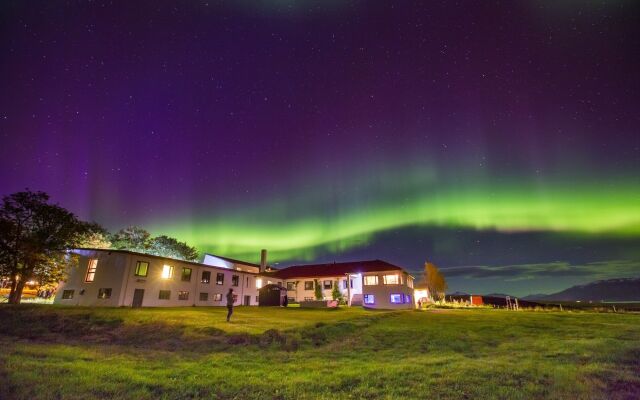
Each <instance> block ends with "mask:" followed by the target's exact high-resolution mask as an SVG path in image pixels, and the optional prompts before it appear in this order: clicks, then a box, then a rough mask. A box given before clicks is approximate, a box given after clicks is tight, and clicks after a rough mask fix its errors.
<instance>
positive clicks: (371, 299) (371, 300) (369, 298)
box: [364, 294, 376, 304]
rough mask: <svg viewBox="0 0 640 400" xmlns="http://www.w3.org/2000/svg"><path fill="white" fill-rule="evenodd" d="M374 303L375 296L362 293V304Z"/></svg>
mask: <svg viewBox="0 0 640 400" xmlns="http://www.w3.org/2000/svg"><path fill="white" fill-rule="evenodd" d="M375 303H376V297H375V296H374V295H372V294H365V295H364V304H375Z"/></svg>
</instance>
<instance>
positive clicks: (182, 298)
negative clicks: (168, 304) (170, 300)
mask: <svg viewBox="0 0 640 400" xmlns="http://www.w3.org/2000/svg"><path fill="white" fill-rule="evenodd" d="M185 293H186V295H185ZM178 300H180V301H187V300H189V291H188V290H178Z"/></svg>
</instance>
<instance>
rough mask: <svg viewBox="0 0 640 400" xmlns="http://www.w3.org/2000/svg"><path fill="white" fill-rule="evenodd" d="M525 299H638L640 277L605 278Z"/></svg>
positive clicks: (639, 297)
mask: <svg viewBox="0 0 640 400" xmlns="http://www.w3.org/2000/svg"><path fill="white" fill-rule="evenodd" d="M525 299H527V300H554V301H578V300H579V301H640V278H619V279H607V280H601V281H595V282H591V283H587V284H585V285H576V286H572V287H570V288H568V289H565V290H563V291H560V292H558V293H553V294H549V295H530V296H527V297H525Z"/></svg>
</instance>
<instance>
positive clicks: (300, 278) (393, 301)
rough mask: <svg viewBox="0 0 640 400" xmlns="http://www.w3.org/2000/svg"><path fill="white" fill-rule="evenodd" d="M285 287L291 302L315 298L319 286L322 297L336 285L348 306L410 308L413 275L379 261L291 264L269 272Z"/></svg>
mask: <svg viewBox="0 0 640 400" xmlns="http://www.w3.org/2000/svg"><path fill="white" fill-rule="evenodd" d="M272 274H273V275H272V276H274V277H275V278H277V279H280V280H282V282H283V285H286V287H287V296H288V297H289V301H290V302H301V301H305V300H314V299H315V287H316V285H319V286H320V288H321V292H322V297H323V298H324V299H331V298H332V292H333V288H334V286H335V285H337V286H338V288H339V289H340V292H341V293H342V296H343V297H344V298H345V299H346V302H347V304H348V305H350V306H351V305H354V306H355V305H362V306H364V307H367V308H384V309H396V308H413V307H414V300H413V279H414V278H413V276H411V275H410V274H408V273H407V272H406V271H405V270H403V269H402V268H401V267H398V266H397V265H393V264H390V263H388V262H386V261H382V260H370V261H353V262H341V263H330V264H309V265H294V266H291V267H288V268H283V269H281V270H277V271H275V272H273V273H272Z"/></svg>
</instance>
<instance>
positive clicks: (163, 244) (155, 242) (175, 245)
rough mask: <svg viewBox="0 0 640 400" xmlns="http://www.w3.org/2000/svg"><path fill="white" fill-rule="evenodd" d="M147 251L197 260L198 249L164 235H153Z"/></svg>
mask: <svg viewBox="0 0 640 400" xmlns="http://www.w3.org/2000/svg"><path fill="white" fill-rule="evenodd" d="M148 253H149V254H155V255H157V256H162V257H171V258H178V259H181V260H187V261H197V260H198V250H196V248H195V247H191V246H189V245H188V244H186V243H184V242H179V241H178V240H176V239H174V238H172V237H169V236H165V235H162V236H157V237H154V238H153V239H151V240H150V241H149V249H148Z"/></svg>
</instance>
